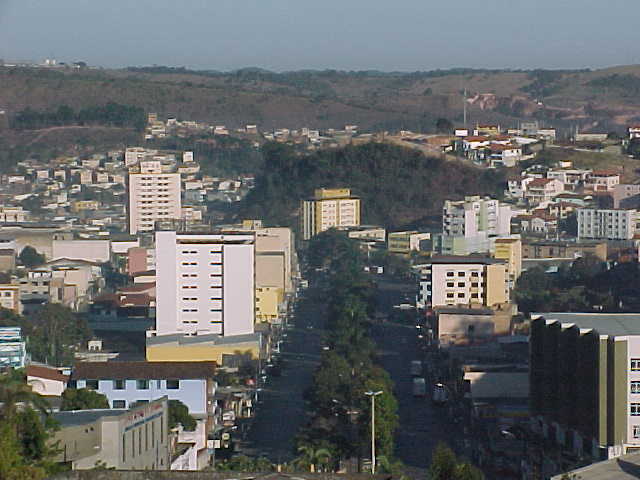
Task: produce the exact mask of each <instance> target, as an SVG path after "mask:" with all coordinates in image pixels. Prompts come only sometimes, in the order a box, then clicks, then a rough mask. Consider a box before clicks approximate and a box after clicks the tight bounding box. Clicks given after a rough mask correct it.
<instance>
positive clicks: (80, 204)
mask: <svg viewBox="0 0 640 480" xmlns="http://www.w3.org/2000/svg"><path fill="white" fill-rule="evenodd" d="M99 208H100V202H98V201H96V200H79V201H77V202H73V203H72V204H71V210H73V211H74V212H82V211H84V210H98V209H99Z"/></svg>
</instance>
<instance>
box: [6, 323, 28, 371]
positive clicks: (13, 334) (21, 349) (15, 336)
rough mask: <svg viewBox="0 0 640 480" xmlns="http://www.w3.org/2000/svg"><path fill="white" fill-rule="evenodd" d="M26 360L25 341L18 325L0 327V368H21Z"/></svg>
mask: <svg viewBox="0 0 640 480" xmlns="http://www.w3.org/2000/svg"><path fill="white" fill-rule="evenodd" d="M26 360H27V342H26V339H25V338H24V337H23V336H22V329H21V328H20V327H0V368H4V367H12V368H22V367H24V366H25V363H26Z"/></svg>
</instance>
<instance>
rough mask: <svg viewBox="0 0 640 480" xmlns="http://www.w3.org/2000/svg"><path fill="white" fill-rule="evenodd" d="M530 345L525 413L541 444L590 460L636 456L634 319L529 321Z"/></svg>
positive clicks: (553, 316) (638, 391) (569, 316)
mask: <svg viewBox="0 0 640 480" xmlns="http://www.w3.org/2000/svg"><path fill="white" fill-rule="evenodd" d="M530 345H531V348H530V355H531V358H530V366H531V368H530V385H531V408H532V414H533V415H535V416H536V418H537V419H538V421H539V422H540V425H541V426H542V427H543V428H542V430H543V431H545V432H547V436H548V437H549V438H552V439H555V440H556V441H557V442H558V443H561V444H564V445H565V446H567V445H568V446H570V447H571V448H572V449H573V450H574V451H575V453H577V454H582V453H585V452H586V453H588V454H589V455H592V456H593V457H594V460H600V459H604V458H611V457H616V456H619V455H622V454H624V453H629V452H631V451H637V450H640V328H639V327H638V321H637V315H634V314H586V313H585V314H582V313H576V314H574V313H549V314H545V316H537V318H534V320H533V321H532V324H531V337H530Z"/></svg>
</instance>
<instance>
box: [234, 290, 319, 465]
mask: <svg viewBox="0 0 640 480" xmlns="http://www.w3.org/2000/svg"><path fill="white" fill-rule="evenodd" d="M313 293H314V292H313V291H312V290H311V289H310V290H308V295H309V296H308V297H306V298H303V299H302V300H301V301H299V302H298V305H297V309H296V313H295V319H294V322H293V323H294V328H292V329H291V330H288V331H287V338H286V341H285V343H284V344H283V345H282V346H281V351H282V354H281V357H282V359H283V360H284V362H285V366H284V368H283V370H282V376H281V377H270V378H269V379H268V380H267V384H266V385H264V386H263V387H262V388H263V391H262V392H261V393H260V401H259V403H258V410H257V413H256V417H255V419H254V420H253V423H252V425H251V428H250V430H249V431H248V434H247V436H246V441H245V442H243V446H242V453H244V454H246V455H260V456H266V457H268V458H269V459H270V460H271V461H272V462H277V463H283V462H286V461H290V460H291V459H292V458H294V456H295V455H294V453H295V452H294V448H293V441H294V437H295V436H296V434H297V433H298V430H299V429H300V427H301V426H302V425H303V424H304V423H305V422H307V420H308V416H307V414H306V413H305V405H304V400H303V394H304V391H305V390H306V389H307V388H308V387H309V386H310V385H311V379H312V375H313V372H314V371H315V369H316V367H317V366H318V362H319V360H320V351H321V347H320V343H321V336H322V333H321V330H319V329H318V327H319V326H320V325H321V323H322V321H323V314H324V309H323V308H322V305H321V304H320V303H318V301H317V300H316V299H314V298H312V296H313ZM309 327H312V328H309Z"/></svg>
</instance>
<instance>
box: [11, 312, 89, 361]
mask: <svg viewBox="0 0 640 480" xmlns="http://www.w3.org/2000/svg"><path fill="white" fill-rule="evenodd" d="M0 326H3V327H14V326H17V327H22V333H23V335H25V336H26V337H27V348H28V349H29V352H30V353H31V357H32V359H33V360H35V361H36V362H44V363H47V364H49V365H54V366H65V365H71V364H72V363H73V360H74V356H73V353H74V351H76V350H77V349H78V347H79V346H81V345H83V344H84V343H85V342H87V341H88V340H89V339H90V338H91V330H90V328H89V325H88V323H87V320H86V318H85V317H83V316H82V315H80V314H77V313H74V312H72V311H71V310H70V309H68V308H67V307H63V306H62V305H60V304H57V303H49V304H47V305H45V306H44V307H42V308H41V309H40V310H38V311H37V312H36V313H34V314H32V315H29V316H22V315H16V314H14V313H13V312H11V311H10V310H6V309H0Z"/></svg>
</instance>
